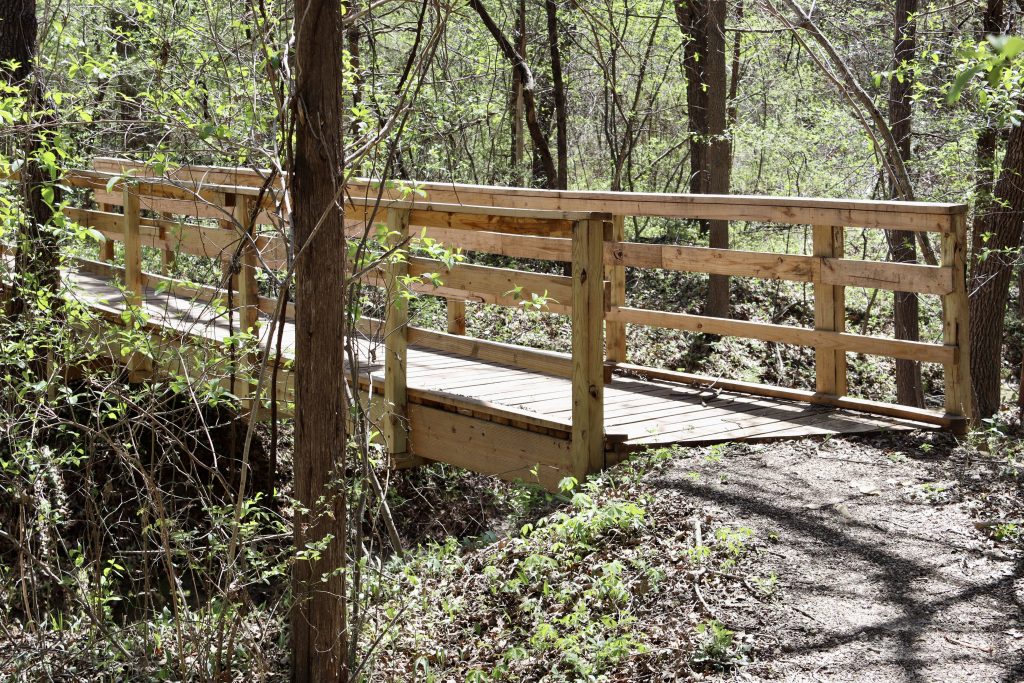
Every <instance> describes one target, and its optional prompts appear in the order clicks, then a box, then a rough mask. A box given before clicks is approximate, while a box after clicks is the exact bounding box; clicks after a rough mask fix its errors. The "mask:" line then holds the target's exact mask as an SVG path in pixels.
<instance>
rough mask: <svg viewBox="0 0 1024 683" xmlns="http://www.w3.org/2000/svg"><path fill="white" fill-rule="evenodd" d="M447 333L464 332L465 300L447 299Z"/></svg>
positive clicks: (460, 333)
mask: <svg viewBox="0 0 1024 683" xmlns="http://www.w3.org/2000/svg"><path fill="white" fill-rule="evenodd" d="M445 303H446V306H447V308H448V334H459V335H464V334H466V302H465V301H462V300H461V299H447V300H446V302H445Z"/></svg>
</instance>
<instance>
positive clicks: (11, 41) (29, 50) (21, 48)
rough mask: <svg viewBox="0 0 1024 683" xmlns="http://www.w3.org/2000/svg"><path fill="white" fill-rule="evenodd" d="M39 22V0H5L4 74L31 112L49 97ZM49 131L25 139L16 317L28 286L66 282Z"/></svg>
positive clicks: (1, 20) (0, 59)
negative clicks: (48, 163) (38, 73)
mask: <svg viewBox="0 0 1024 683" xmlns="http://www.w3.org/2000/svg"><path fill="white" fill-rule="evenodd" d="M37 27H38V24H37V20H36V3H35V0H0V77H2V78H3V79H4V81H5V82H6V83H7V84H8V85H13V86H16V87H19V88H21V90H22V92H23V93H25V94H26V96H27V105H26V109H27V110H28V111H29V112H37V111H39V110H40V109H41V108H42V100H43V97H42V90H41V87H40V85H39V79H38V78H36V77H35V76H34V66H33V63H32V62H33V59H34V58H35V50H36V32H37ZM9 61H13V62H17V64H16V65H15V66H14V68H13V69H7V68H6V67H5V66H4V64H6V63H7V62H9ZM38 123H41V124H46V123H52V121H38ZM44 135H46V130H45V128H43V129H42V131H39V130H37V131H35V132H32V133H28V134H26V135H25V137H24V141H23V148H22V149H23V154H24V156H23V159H22V160H23V161H24V164H23V166H22V168H21V191H22V199H23V201H24V209H25V221H24V222H23V223H22V224H21V225H20V226H19V227H18V234H17V237H16V239H17V245H16V246H17V251H16V255H15V264H14V275H15V282H14V285H15V286H14V287H13V288H12V296H11V298H10V299H9V300H8V301H7V305H6V311H7V315H8V316H10V317H12V318H13V317H17V316H19V315H21V314H22V313H23V312H24V311H25V308H26V300H25V297H24V294H23V292H24V291H26V290H28V289H33V290H48V291H51V292H54V291H56V290H57V286H58V284H59V283H60V269H59V263H60V252H59V244H58V241H57V238H56V235H55V234H54V233H53V232H52V230H51V229H50V227H51V222H52V220H53V204H55V203H56V202H58V201H60V196H59V189H58V188H57V186H56V185H54V184H53V182H52V181H53V178H52V177H50V175H49V173H48V171H47V169H44V168H43V167H42V166H41V165H40V164H39V162H38V160H37V158H36V157H37V154H38V152H39V151H40V150H41V149H42V143H41V140H40V138H42V137H43V136H44ZM47 188H49V190H50V191H51V192H52V193H53V197H52V203H51V204H47V202H46V201H44V199H43V196H44V190H45V189H47Z"/></svg>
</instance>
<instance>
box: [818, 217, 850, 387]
mask: <svg viewBox="0 0 1024 683" xmlns="http://www.w3.org/2000/svg"><path fill="white" fill-rule="evenodd" d="M812 230H813V234H812V248H813V250H814V255H815V256H816V257H818V258H842V257H843V250H844V247H843V228H842V226H838V227H836V226H831V225H815V226H813V228H812ZM814 329H816V330H825V331H829V332H843V331H845V330H846V288H845V287H843V286H842V285H825V284H821V282H815V283H814ZM814 377H815V389H816V390H817V391H818V392H819V393H822V394H832V395H835V396H842V395H843V394H845V393H846V353H845V352H844V351H842V350H840V349H834V348H832V349H830V348H816V349H815V350H814Z"/></svg>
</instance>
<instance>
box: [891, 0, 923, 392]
mask: <svg viewBox="0 0 1024 683" xmlns="http://www.w3.org/2000/svg"><path fill="white" fill-rule="evenodd" d="M915 12H917V0H896V13H895V22H894V27H893V62H894V64H893V69H894V73H893V75H892V77H891V78H890V79H889V128H890V130H892V137H893V140H894V141H895V143H896V148H897V151H898V153H899V157H900V160H901V161H902V162H903V164H904V166H906V163H907V162H908V161H910V154H911V148H910V143H911V131H912V124H913V100H911V97H910V95H911V88H912V87H913V80H912V74H911V72H910V70H909V69H906V70H902V71H901V67H902V66H903V65H904V64H909V63H911V62H912V61H913V60H914V57H915V53H916V51H917V44H916V30H915V25H914V21H913V16H912V15H913V14H914V13H915ZM890 196H892V197H893V198H894V199H899V198H900V197H901V196H902V192H901V189H900V188H899V187H898V186H897V185H896V183H894V182H890ZM886 238H887V239H888V242H889V252H890V255H891V258H892V260H893V261H894V262H896V263H916V262H917V249H916V247H915V246H914V234H913V233H912V232H907V231H902V230H889V231H887V232H886ZM919 315H920V313H919V305H918V299H917V294H916V293H914V292H895V293H894V304H893V324H894V327H895V332H896V338H897V339H905V340H908V341H919V340H920V338H921V331H920V318H919ZM896 400H897V401H898V402H900V403H903V404H906V405H911V406H917V407H919V408H922V407H924V389H923V387H922V386H921V364H920V363H918V362H916V361H912V360H904V359H899V360H897V361H896Z"/></svg>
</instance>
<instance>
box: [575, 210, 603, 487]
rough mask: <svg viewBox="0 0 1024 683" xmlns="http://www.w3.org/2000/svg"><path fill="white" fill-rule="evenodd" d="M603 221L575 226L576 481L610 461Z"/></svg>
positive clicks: (590, 220)
mask: <svg viewBox="0 0 1024 683" xmlns="http://www.w3.org/2000/svg"><path fill="white" fill-rule="evenodd" d="M603 323H604V221H601V220H595V219H589V220H581V221H576V222H575V223H574V224H573V229H572V450H571V453H572V470H573V474H574V476H576V478H577V479H582V478H583V477H584V476H586V475H587V474H588V473H589V472H595V471H597V470H599V469H601V468H602V467H604V465H605V460H604V458H605V454H604V373H603V366H604V362H603V346H604V344H603V342H604V335H603V330H604V325H603Z"/></svg>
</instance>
